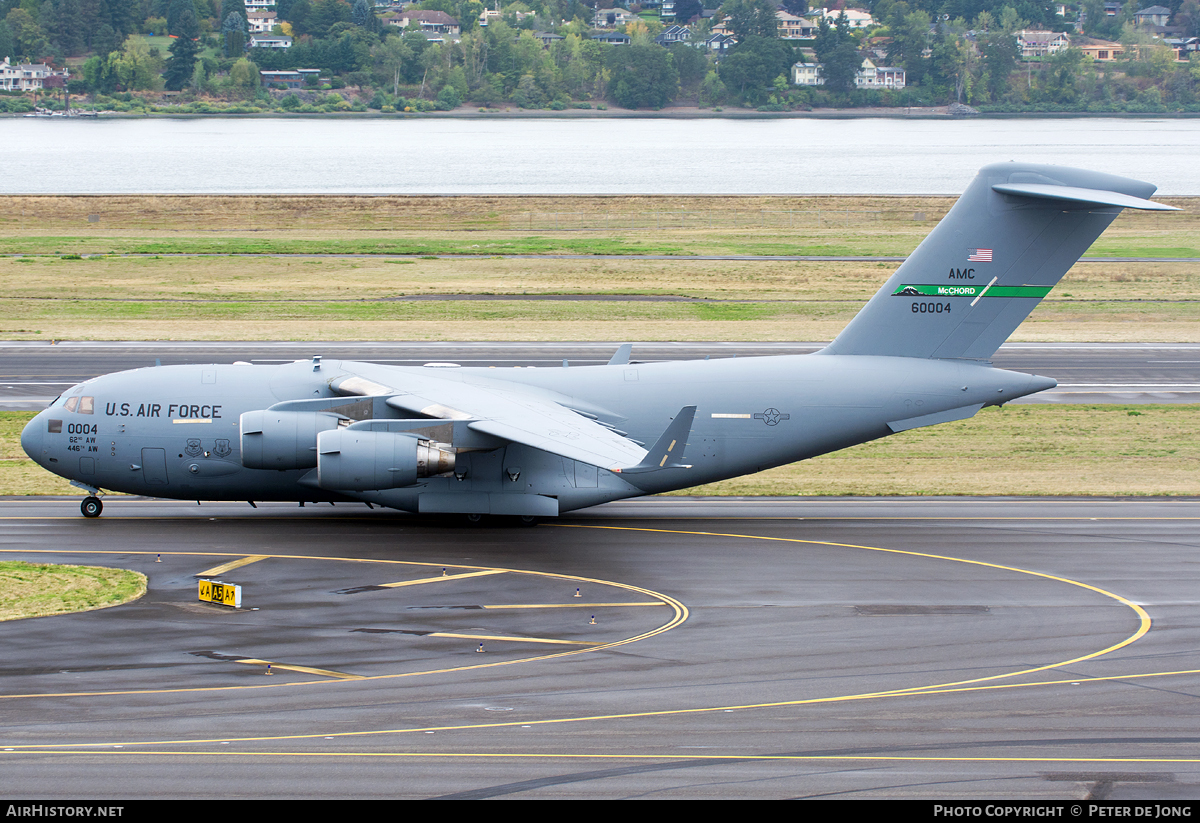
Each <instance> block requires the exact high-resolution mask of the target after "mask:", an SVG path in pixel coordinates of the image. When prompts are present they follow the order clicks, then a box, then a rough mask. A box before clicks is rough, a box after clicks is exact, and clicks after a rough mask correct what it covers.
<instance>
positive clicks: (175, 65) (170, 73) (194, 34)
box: [163, 9, 200, 91]
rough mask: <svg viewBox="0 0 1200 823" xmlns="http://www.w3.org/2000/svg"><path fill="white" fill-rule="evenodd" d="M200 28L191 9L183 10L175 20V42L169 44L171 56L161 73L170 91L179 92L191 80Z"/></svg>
mask: <svg viewBox="0 0 1200 823" xmlns="http://www.w3.org/2000/svg"><path fill="white" fill-rule="evenodd" d="M199 36H200V26H199V24H197V22H196V16H195V15H194V14H193V13H192V10H191V9H184V10H183V12H182V13H180V15H179V17H178V18H177V19H176V23H175V42H173V43H171V48H170V50H169V51H170V52H171V56H170V57H168V58H167V66H166V69H165V71H164V72H163V81H164V82H165V84H166V87H167V88H168V89H170V90H171V91H181V90H182V89H183V88H184V87H185V86H186V85H187V84H188V83H189V82H191V79H192V72H193V71H194V70H195V67H196V54H197V52H198V51H199V49H200V46H199V43H198V42H197V38H198V37H199Z"/></svg>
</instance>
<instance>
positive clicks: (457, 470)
mask: <svg viewBox="0 0 1200 823" xmlns="http://www.w3.org/2000/svg"><path fill="white" fill-rule="evenodd" d="M1154 190H1155V187H1154V186H1153V185H1151V184H1149V183H1143V182H1140V181H1137V180H1129V179H1126V178H1122V177H1114V176H1112V175H1107V174H1099V173H1096V172H1091V171H1083V170H1079V169H1071V168H1063V167H1058V166H1041V165H1029V164H1021V163H999V164H995V165H991V166H987V167H985V168H984V169H982V170H981V171H980V172H979V174H978V176H977V177H976V178H975V180H974V182H972V183H971V185H970V187H969V188H968V189H967V191H966V192H965V193H964V194H963V195H962V197H961V198H959V200H958V202H957V203H956V204H955V206H954V207H953V208H952V209H951V210H950V212H949V213H948V214H947V215H946V217H945V218H944V219H943V220H942V221H941V223H939V224H938V225H937V226H936V227H935V228H934V230H933V231H932V232H931V233H930V234H929V236H928V237H926V238H925V240H924V242H922V243H921V245H920V246H918V247H917V249H916V251H914V252H913V253H912V255H911V256H910V257H909V258H908V259H907V260H906V261H905V262H904V263H903V264H902V265H901V266H900V268H899V269H897V271H896V273H895V274H893V275H892V277H891V279H889V280H888V281H887V283H886V284H885V285H884V286H883V288H882V289H880V290H879V292H878V293H877V294H876V295H875V296H874V297H872V298H871V300H870V301H869V302H868V303H867V305H866V306H865V307H864V308H863V309H862V311H861V312H859V314H858V315H857V316H856V317H855V318H854V319H853V320H852V321H851V322H850V323H849V325H847V326H846V328H845V329H844V330H843V331H842V333H841V334H839V335H838V336H837V339H835V340H834V341H833V342H832V343H830V344H829V345H828V346H826V347H825V348H824V349H822V350H820V351H819V352H816V353H814V354H809V355H793V356H783V357H757V358H738V359H722V360H694V361H685V362H669V363H654V364H644V363H642V364H638V363H632V362H630V360H629V352H630V346H629V344H626V345H624V346H622V347H621V348H620V349H619V350H618V351H617V353H616V354H615V355H614V356H613V358H612V360H610V361H609V363H608V364H607V365H604V366H586V367H570V366H567V364H566V363H564V366H565V367H564V368H557V367H556V368H537V369H535V368H523V369H511V370H504V371H499V370H496V369H486V368H461V367H457V366H455V365H454V364H446V363H430V364H428V365H426V366H423V367H407V366H384V365H376V364H372V363H360V362H348V361H332V360H322V359H321V358H320V357H313V358H312V359H311V360H302V361H296V362H294V363H291V364H287V365H278V366H254V365H250V364H247V363H234V364H231V365H198V366H163V367H155V368H147V369H136V370H133V371H125V372H120V373H117V374H110V375H106V376H103V377H97V378H94V379H92V380H88V381H85V382H83V383H80V384H79V385H77V386H75V387H73V388H72V389H70V390H69V391H67V392H65V393H64V394H63V395H61V396H60V397H58V398H57V399H56V400H55V401H54V402H53V403H52V404H51V406H50V407H49V408H48V409H46V410H45V411H43V412H41V413H40V414H38V415H37V417H35V418H34V419H33V420H32V421H30V423H29V425H28V426H26V427H25V430H24V432H23V433H22V435H21V445H22V446H23V447H24V449H25V451H26V452H27V453H28V454H29V456H30V457H32V458H33V459H34V460H35V461H36V462H37V463H38V464H40V465H41V466H43V467H45V468H46V469H48V470H50V471H51V472H54V473H55V474H58V475H61V476H63V477H66V478H68V479H70V480H71V481H72V482H73V483H74V485H76V486H78V487H80V488H82V489H84V490H86V491H87V492H88V497H87V498H86V499H85V500H84V501H83V504H82V506H81V509H82V511H83V514H84V515H85V516H87V517H96V516H98V515H99V514H100V512H101V509H102V505H101V502H100V499H99V498H98V497H97V495H98V494H99V493H100V490H101V489H108V490H113V491H120V492H127V493H131V494H141V495H151V496H155V497H167V498H176V499H184V500H246V501H249V502H251V503H252V504H253V502H254V501H259V500H295V501H300V503H301V505H303V503H304V502H306V501H312V502H316V501H329V502H334V501H337V502H340V501H360V502H364V503H368V504H378V505H380V506H387V507H392V508H396V509H403V510H406V511H410V512H420V513H426V512H437V513H461V514H465V515H467V516H468V517H469V518H471V519H479V517H481V516H483V515H488V514H491V515H507V516H512V517H518V518H521V519H522V520H524V521H525V522H534V521H536V519H537V518H541V517H554V516H557V515H559V514H561V513H563V512H568V511H571V510H573V509H579V508H583V507H585V506H594V505H596V504H599V503H604V502H607V501H611V500H619V499H622V498H628V497H637V496H640V495H645V494H654V493H656V492H664V491H670V490H673V489H682V488H686V487H688V486H696V485H699V484H701V483H709V482H712V481H715V480H722V479H725V478H729V477H736V476H738V475H743V474H748V473H750V472H757V471H761V470H763V469H767V468H770V467H772V466H779V465H783V464H785V463H792V462H795V461H797V460H804V459H807V458H810V457H815V456H816V455H819V454H825V453H827V452H831V451H835V450H837V449H844V448H846V447H847V446H852V445H854V444H856V443H863V442H866V441H868V440H875V439H876V438H880V437H886V436H888V435H890V434H895V433H898V432H904V431H907V430H909V429H915V428H918V427H920V426H930V425H933V424H935V423H945V422H948V421H951V420H963V419H965V418H969V417H971V416H972V415H974V414H975V413H976V412H978V411H979V410H980V409H981V408H983V407H984V406H994V405H1000V404H1002V403H1005V402H1007V401H1009V400H1013V399H1014V398H1018V397H1022V396H1024V395H1028V394H1032V393H1034V392H1038V391H1042V390H1043V389H1048V388H1052V387H1053V386H1055V385H1056V383H1055V381H1054V380H1052V379H1050V378H1047V377H1036V376H1032V375H1027V374H1019V373H1016V372H1011V371H1005V370H1003V369H997V368H994V367H992V365H991V364H990V363H989V358H991V357H992V355H993V353H994V352H995V351H996V349H997V348H999V347H1000V344H1001V343H1003V342H1004V341H1005V340H1006V339H1007V338H1008V336H1009V335H1010V334H1011V333H1012V331H1013V330H1014V329H1015V328H1016V327H1017V326H1018V325H1019V324H1020V323H1021V321H1022V320H1024V319H1025V317H1026V316H1027V315H1028V314H1029V313H1030V311H1032V310H1033V308H1034V306H1036V305H1037V304H1038V302H1039V301H1040V300H1041V299H1042V298H1043V297H1045V296H1046V294H1047V293H1049V291H1050V289H1051V288H1052V287H1053V286H1054V285H1055V284H1056V283H1057V282H1058V281H1059V279H1061V278H1062V276H1063V275H1064V274H1065V273H1066V272H1067V270H1068V269H1069V268H1070V267H1071V266H1072V265H1074V263H1075V262H1076V261H1077V260H1078V259H1079V257H1080V255H1082V254H1083V253H1084V251H1086V250H1087V248H1088V247H1089V246H1090V245H1091V244H1092V242H1093V241H1094V240H1095V239H1096V238H1097V237H1098V236H1099V235H1100V233H1101V232H1102V231H1104V229H1105V228H1106V227H1107V226H1108V225H1109V223H1111V222H1112V221H1113V220H1114V219H1115V218H1116V216H1117V215H1118V214H1119V213H1120V212H1121V209H1123V208H1135V209H1154V210H1168V209H1172V207H1170V206H1165V205H1162V204H1158V203H1152V202H1150V201H1149V200H1147V199H1146V198H1148V197H1150V195H1151V194H1153V192H1154Z"/></svg>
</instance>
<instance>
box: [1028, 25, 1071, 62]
mask: <svg viewBox="0 0 1200 823" xmlns="http://www.w3.org/2000/svg"><path fill="white" fill-rule="evenodd" d="M1017 45H1018V46H1020V48H1021V59H1022V60H1029V59H1031V58H1033V57H1046V56H1048V55H1051V54H1054V53H1055V52H1057V51H1060V50H1062V49H1065V48H1067V47H1068V46H1070V45H1071V38H1070V37H1068V36H1067V35H1066V34H1065V33H1063V32H1061V31H1034V30H1022V31H1019V32H1017Z"/></svg>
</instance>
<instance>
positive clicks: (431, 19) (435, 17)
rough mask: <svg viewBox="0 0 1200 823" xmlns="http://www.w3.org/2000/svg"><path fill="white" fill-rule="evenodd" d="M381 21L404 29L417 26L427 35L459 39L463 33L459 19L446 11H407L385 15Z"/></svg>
mask: <svg viewBox="0 0 1200 823" xmlns="http://www.w3.org/2000/svg"><path fill="white" fill-rule="evenodd" d="M380 20H381V21H382V22H384V23H387V24H388V25H389V26H397V27H398V28H402V29H406V28H408V27H409V26H410V25H412V24H415V25H417V26H419V27H420V29H421V31H422V32H424V33H426V34H449V35H451V36H452V37H457V36H458V35H459V34H460V33H461V32H462V27H461V26H460V25H459V23H458V20H457V18H454V17H451V16H450V15H448V14H446V12H444V11H420V10H417V9H405V10H404V11H393V12H390V13H388V14H385V15H383V16H382V17H381V18H380Z"/></svg>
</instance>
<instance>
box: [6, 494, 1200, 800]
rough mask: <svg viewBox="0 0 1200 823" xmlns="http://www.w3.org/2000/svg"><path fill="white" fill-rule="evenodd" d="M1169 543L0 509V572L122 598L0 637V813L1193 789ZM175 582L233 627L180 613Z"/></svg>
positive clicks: (1043, 531) (1191, 701) (734, 519)
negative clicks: (300, 801) (78, 569)
mask: <svg viewBox="0 0 1200 823" xmlns="http://www.w3.org/2000/svg"><path fill="white" fill-rule="evenodd" d="M1198 524H1200V501H1197V500H1167V499H1151V500H998V499H972V498H956V499H817V500H799V499H792V498H787V499H783V498H781V499H767V500H744V499H729V498H722V499H703V498H683V497H666V498H651V499H646V500H638V501H630V502H624V503H617V504H610V505H607V506H602V507H599V508H597V509H594V510H590V511H586V512H580V513H576V514H573V515H571V516H570V517H567V518H563V519H562V520H561V521H559V522H556V523H554V524H546V525H541V526H538V527H537V528H533V529H522V528H511V527H504V526H502V525H494V526H485V527H482V528H471V527H467V526H465V525H463V524H461V523H459V522H457V521H452V520H445V521H442V520H428V519H420V518H416V517H412V516H407V515H403V514H398V513H393V512H385V511H378V510H376V511H369V510H367V509H365V508H364V507H361V506H348V505H347V506H343V505H338V506H336V507H329V506H323V507H314V506H308V507H305V508H304V509H298V508H296V507H295V506H284V505H274V504H268V505H262V506H260V507H259V508H258V509H257V510H254V509H250V508H249V507H247V506H245V505H241V506H234V505H228V504H205V505H203V506H199V507H198V506H195V505H191V506H188V505H185V504H180V503H177V502H165V501H147V500H137V499H122V500H113V501H111V502H110V505H109V506H108V507H107V508H106V509H105V513H104V516H103V517H101V518H100V519H98V520H85V519H83V518H81V517H80V516H79V515H78V510H77V504H76V501H74V500H69V499H60V500H52V499H43V500H38V499H34V500H18V499H13V498H9V499H7V500H6V501H5V502H4V504H3V510H2V515H0V549H2V550H3V556H4V558H5V559H26V560H41V561H51V562H85V563H94V564H102V565H116V566H122V567H126V568H133V569H137V570H139V571H142V572H144V573H145V574H147V575H148V577H149V581H150V583H149V592H148V593H147V595H146V596H145V597H144V598H142V599H141V600H139V601H136V602H134V603H130V604H127V605H125V606H120V607H116V608H112V609H107V610H102V611H97V612H91V613H86V614H78V615H67V616H59V617H46V618H38V619H33V620H23V621H17V622H14V623H9V624H6V625H5V657H4V660H3V661H2V662H0V763H2V764H3V769H4V775H5V788H6V794H7V795H8V796H11V797H38V798H45V799H50V798H67V797H90V798H96V799H101V798H136V797H181V796H188V797H221V798H222V799H234V798H240V797H293V798H294V797H376V796H378V797H425V798H429V797H513V798H551V797H585V796H586V797H646V798H650V797H662V798H674V797H714V798H716V797H720V798H739V797H754V798H760V797H761V798H765V797H889V798H896V797H914V798H979V797H986V798H989V799H1003V798H1023V799H1072V798H1074V799H1083V798H1086V797H1089V796H1090V797H1094V798H1100V797H1107V798H1110V799H1122V798H1123V799H1139V798H1155V799H1168V798H1195V797H1197V796H1200V733H1198V732H1197V730H1196V725H1195V717H1196V711H1197V708H1196V707H1197V705H1200V691H1198V690H1200V685H1198V684H1200V667H1198V664H1197V659H1196V653H1195V650H1196V649H1197V648H1198V647H1200V602H1198V601H1200V594H1198V593H1200V585H1198V584H1200V564H1197V563H1196V562H1195V554H1196V550H1197V548H1198V547H1200V529H1198V528H1197V525H1198ZM204 576H207V577H216V578H220V579H223V580H225V581H226V582H234V583H239V584H241V585H242V586H243V592H244V594H243V597H244V608H243V609H242V610H240V611H234V610H229V609H224V608H221V607H216V606H210V605H206V604H201V603H199V602H197V598H196V590H197V581H198V580H199V579H200V578H201V577H204ZM577 592H578V596H577ZM592 619H594V620H595V622H594V623H592V622H591V620H592ZM480 643H482V644H483V651H482V652H480V651H479V650H478V649H479V644H480ZM268 663H271V664H272V670H273V674H271V675H267V674H266V670H267V664H268Z"/></svg>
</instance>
